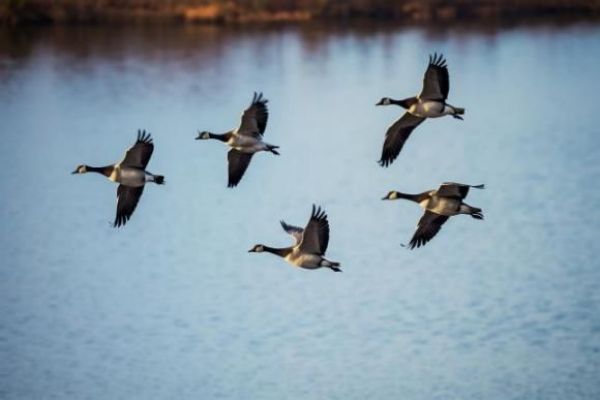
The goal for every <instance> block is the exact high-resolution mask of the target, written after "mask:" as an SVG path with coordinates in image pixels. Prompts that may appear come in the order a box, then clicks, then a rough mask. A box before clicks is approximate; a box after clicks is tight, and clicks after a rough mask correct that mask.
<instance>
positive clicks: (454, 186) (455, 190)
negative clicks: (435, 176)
mask: <svg viewBox="0 0 600 400" xmlns="http://www.w3.org/2000/svg"><path fill="white" fill-rule="evenodd" d="M484 187H485V186H484V185H465V184H462V183H455V182H444V183H442V184H441V185H440V187H439V188H438V190H437V191H436V194H437V195H438V196H441V197H454V198H457V199H461V200H462V199H464V198H465V197H467V194H469V189H470V188H476V189H483V188H484Z"/></svg>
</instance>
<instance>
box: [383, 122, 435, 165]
mask: <svg viewBox="0 0 600 400" xmlns="http://www.w3.org/2000/svg"><path fill="white" fill-rule="evenodd" d="M423 121H425V118H421V117H416V116H414V115H412V114H410V113H404V115H403V116H402V117H401V118H400V119H399V120H398V121H396V122H394V124H392V126H390V127H389V129H388V130H387V132H386V133H385V140H384V142H383V150H382V151H381V160H379V165H381V166H382V167H387V166H389V165H390V164H391V163H392V162H393V161H394V160H395V159H396V157H398V154H400V151H401V150H402V147H403V146H404V142H406V139H408V137H409V136H410V134H411V133H412V131H413V130H414V129H415V128H416V127H417V126H419V124H420V123H421V122H423Z"/></svg>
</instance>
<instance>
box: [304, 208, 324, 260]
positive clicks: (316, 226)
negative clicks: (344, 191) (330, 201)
mask: <svg viewBox="0 0 600 400" xmlns="http://www.w3.org/2000/svg"><path fill="white" fill-rule="evenodd" d="M328 245H329V221H327V214H325V211H323V210H321V207H316V206H315V205H314V204H313V207H312V213H311V216H310V220H309V221H308V224H306V228H304V235H302V242H300V250H302V251H303V252H306V253H312V254H319V255H323V254H325V252H326V251H327V246H328Z"/></svg>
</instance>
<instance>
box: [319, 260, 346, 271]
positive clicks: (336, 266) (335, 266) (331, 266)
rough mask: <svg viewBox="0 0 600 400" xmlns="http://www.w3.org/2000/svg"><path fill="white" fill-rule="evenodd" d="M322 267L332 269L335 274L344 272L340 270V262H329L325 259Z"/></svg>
mask: <svg viewBox="0 0 600 400" xmlns="http://www.w3.org/2000/svg"><path fill="white" fill-rule="evenodd" d="M321 266H323V267H327V268H329V269H331V270H332V271H335V272H342V270H341V269H340V268H339V267H340V263H339V262H335V261H329V260H326V259H323V261H321Z"/></svg>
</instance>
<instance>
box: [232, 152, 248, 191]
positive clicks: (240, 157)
mask: <svg viewBox="0 0 600 400" xmlns="http://www.w3.org/2000/svg"><path fill="white" fill-rule="evenodd" d="M250 160H252V154H248V153H242V152H241V151H237V150H236V149H231V150H229V152H228V153H227V161H228V164H229V183H228V184H227V187H235V186H237V184H238V183H240V180H241V179H242V176H244V172H246V169H247V168H248V165H249V164H250Z"/></svg>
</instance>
